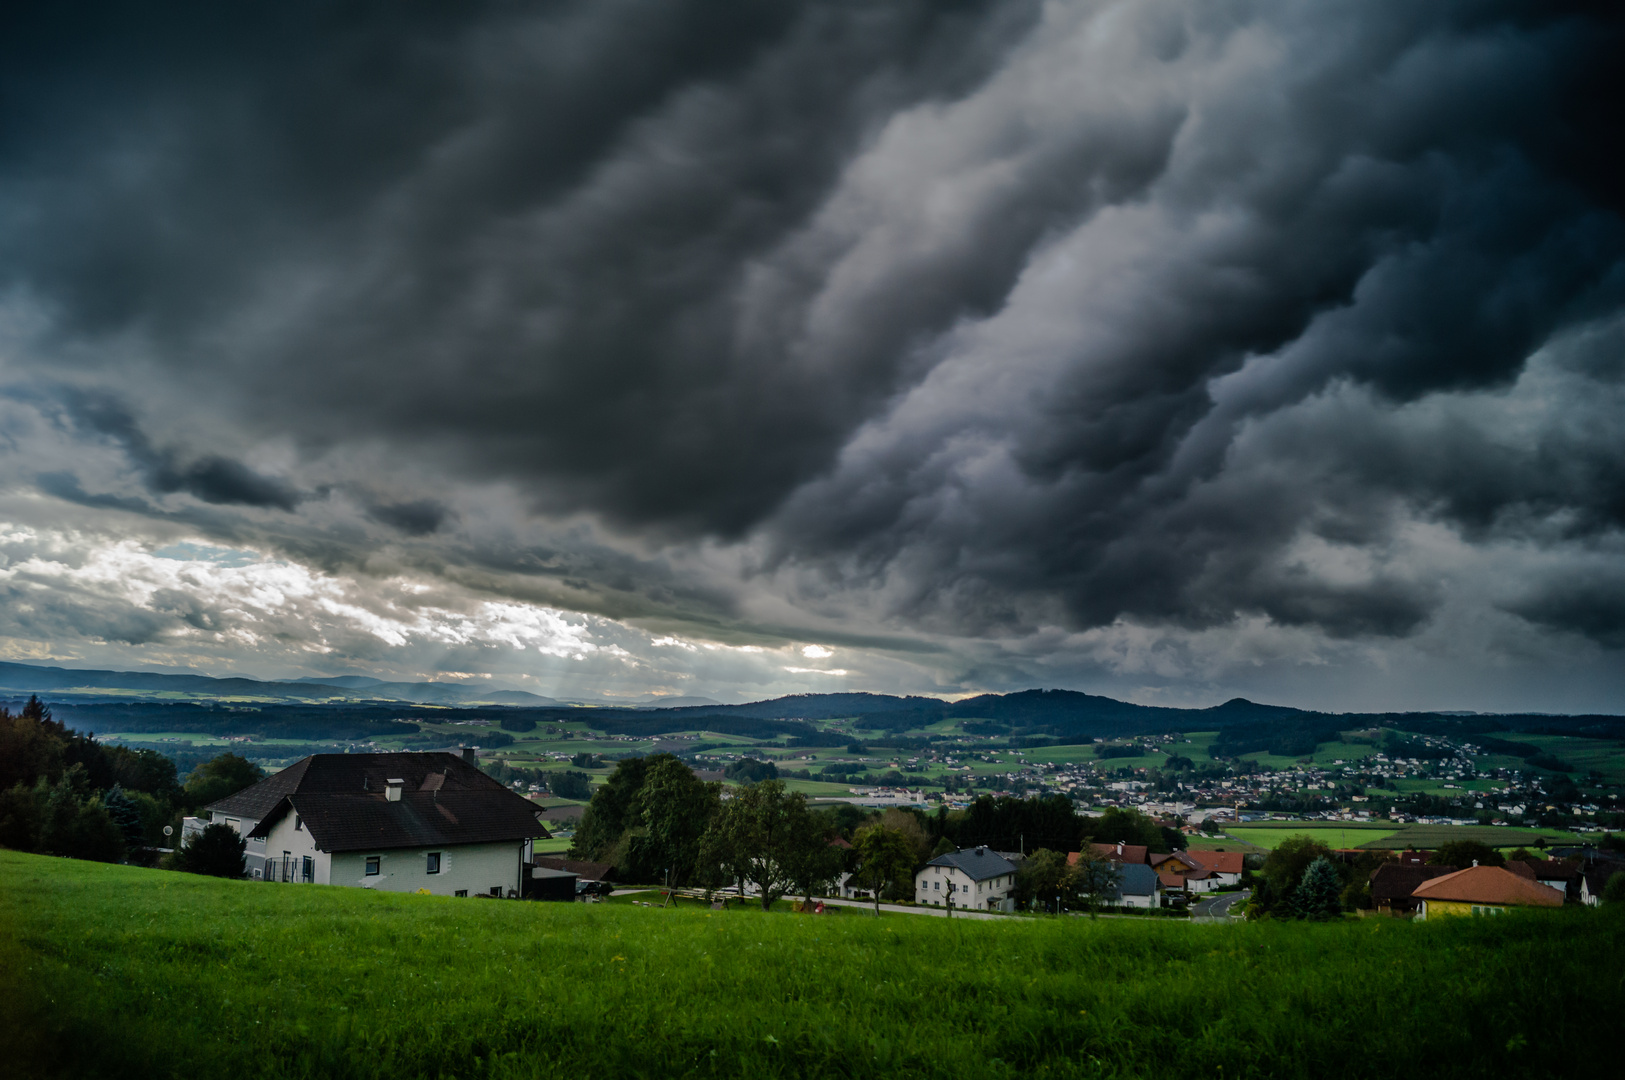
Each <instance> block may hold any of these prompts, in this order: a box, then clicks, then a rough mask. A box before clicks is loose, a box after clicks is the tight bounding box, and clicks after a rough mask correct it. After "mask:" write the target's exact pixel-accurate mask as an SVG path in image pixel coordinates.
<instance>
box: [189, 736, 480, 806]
mask: <svg viewBox="0 0 1625 1080" xmlns="http://www.w3.org/2000/svg"><path fill="white" fill-rule="evenodd" d="M397 779H398V780H405V781H406V790H407V791H409V792H410V791H432V790H436V789H438V790H442V791H444V790H451V789H463V790H469V791H508V789H507V788H506V787H504V786H503V785H502V784H500V783H498V782H497V781H495V780H493V779H491V778H490V777H489V776H486V775H485V774H484V773H482V772H480V770H479V769H477V768H475V767H474V766H472V765H470V764H469V763H468V762H466V761H464V760H463V759H462V758H461V757H459V756H458V755H456V754H447V753H444V752H440V751H436V752H434V753H428V754H312V755H311V756H310V757H307V758H300V759H299V760H298V761H296V762H294V763H293V764H292V765H289V766H288V767H287V768H286V769H283V770H282V771H281V772H279V773H275V774H273V775H271V776H268V777H266V778H265V779H264V780H261V781H260V782H259V783H257V784H255V785H254V786H253V787H249V788H244V789H243V790H242V791H239V792H237V794H235V795H228V796H226V797H225V798H224V799H220V800H217V801H216V802H212V803H210V804H209V805H208V806H206V807H204V809H205V810H217V811H219V812H220V813H223V814H236V815H239V816H241V817H246V818H254V819H256V820H257V819H259V818H263V817H264V816H265V815H266V814H268V813H270V812H271V809H272V807H274V806H276V805H277V803H279V802H280V801H281V800H282V797H283V796H285V795H293V794H296V793H297V794H300V795H314V794H322V795H342V794H355V793H357V792H378V791H383V790H384V784H385V782H386V781H388V780H397ZM509 794H512V792H509Z"/></svg>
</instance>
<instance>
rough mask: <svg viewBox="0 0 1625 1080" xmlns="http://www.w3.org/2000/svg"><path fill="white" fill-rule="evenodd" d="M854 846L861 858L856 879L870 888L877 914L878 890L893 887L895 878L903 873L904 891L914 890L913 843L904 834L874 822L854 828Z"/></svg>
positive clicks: (914, 863)
mask: <svg viewBox="0 0 1625 1080" xmlns="http://www.w3.org/2000/svg"><path fill="white" fill-rule="evenodd" d="M856 847H857V849H858V858H859V859H861V860H862V863H861V865H860V867H859V869H858V880H859V881H861V882H863V884H864V885H865V886H866V887H867V888H869V889H870V890H872V891H873V893H874V898H875V914H876V915H877V916H878V915H879V914H880V893H881V890H882V889H884V888H886V886H888V885H893V886H895V885H896V883H897V882H898V881H899V879H901V878H902V877H903V876H904V875H907V876H908V879H909V882H908V891H909V892H910V893H912V892H913V891H914V881H913V877H914V868H915V866H916V862H915V856H914V843H913V841H912V840H911V839H910V838H909V837H908V836H907V835H906V834H904V833H902V832H900V831H899V830H897V829H894V828H892V827H890V826H888V825H885V824H882V823H879V822H877V823H875V824H873V825H868V826H865V827H864V828H862V829H859V830H858V835H857V843H856ZM950 902H952V898H950Z"/></svg>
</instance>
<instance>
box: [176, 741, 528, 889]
mask: <svg viewBox="0 0 1625 1080" xmlns="http://www.w3.org/2000/svg"><path fill="white" fill-rule="evenodd" d="M469 757H472V754H469V755H467V756H466V757H460V756H457V755H454V754H446V753H429V754H316V755H312V756H311V757H308V758H304V759H302V760H301V761H298V762H295V763H294V764H293V765H290V766H289V767H288V768H286V769H284V770H282V771H281V772H279V773H277V774H276V775H274V776H270V777H267V778H266V779H265V780H262V781H260V783H258V784H256V785H254V786H253V787H251V788H248V789H246V790H244V791H240V792H238V793H237V794H235V795H232V796H230V797H228V798H225V799H221V800H220V801H219V802H216V803H212V804H210V805H209V806H208V807H207V808H206V810H207V812H208V814H209V815H210V818H211V820H212V821H213V822H217V823H223V824H227V825H231V826H232V827H233V828H235V829H237V831H238V832H239V833H241V834H242V835H243V836H244V837H245V838H246V839H247V846H248V851H247V853H246V854H247V856H248V862H249V873H250V875H251V876H253V877H255V878H257V879H259V880H262V881H273V882H287V883H299V884H311V885H349V886H354V887H359V888H365V889H382V890H385V891H389V892H418V891H421V890H427V891H429V892H431V893H434V894H436V895H442V896H474V895H486V896H518V895H520V894H521V893H522V892H523V891H524V889H525V869H526V863H527V862H528V861H529V859H530V855H531V841H532V839H534V838H537V837H546V836H547V835H548V833H547V830H546V829H545V828H544V827H543V826H542V825H541V824H540V822H539V821H538V820H537V809H536V806H535V805H534V804H533V803H531V802H530V801H529V800H528V799H525V798H523V797H522V796H520V795H517V794H515V793H514V792H512V791H509V790H508V789H507V788H506V787H504V786H503V785H502V784H500V783H498V782H497V781H496V780H493V779H491V778H490V777H489V776H486V775H485V774H484V773H482V772H480V771H479V770H478V769H477V768H475V767H474V765H473V764H472V762H471V761H470V760H468V758H469Z"/></svg>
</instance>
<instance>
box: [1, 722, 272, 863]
mask: <svg viewBox="0 0 1625 1080" xmlns="http://www.w3.org/2000/svg"><path fill="white" fill-rule="evenodd" d="M263 775H264V774H263V773H262V772H261V771H260V769H259V768H258V767H257V766H255V765H254V764H253V763H251V762H249V761H247V760H245V759H244V758H242V757H240V756H238V755H236V754H221V755H218V756H216V757H214V758H212V759H210V760H209V761H205V762H203V763H201V764H199V765H198V766H197V767H196V768H195V769H193V770H192V772H191V774H190V775H189V776H188V777H187V778H186V781H185V782H184V783H182V782H181V780H180V778H179V776H178V775H177V773H176V768H175V762H174V761H172V760H171V759H169V758H168V757H166V756H164V755H163V754H161V753H159V752H158V751H156V750H149V749H132V748H130V747H126V746H109V745H106V744H104V743H101V742H98V741H97V740H96V739H95V738H94V737H93V736H90V735H85V734H81V733H80V732H77V731H75V730H73V729H72V728H69V727H68V726H66V725H65V724H63V723H62V722H60V721H58V720H56V719H54V718H53V717H52V715H51V708H50V706H48V705H46V704H45V703H43V702H41V701H40V700H39V698H38V697H30V698H29V699H28V703H27V704H25V705H24V706H23V707H22V709H21V710H19V711H18V712H15V713H13V712H12V711H11V710H10V709H9V708H5V707H0V846H5V847H9V848H13V849H15V850H18V851H33V852H40V853H43V854H50V855H66V856H70V857H72V858H79V859H94V860H97V861H100V862H117V861H119V860H120V859H125V858H128V857H132V856H135V855H137V854H139V853H141V852H142V851H143V850H144V849H150V848H153V847H159V846H163V845H164V835H163V828H164V826H165V825H169V826H171V827H172V829H173V830H174V832H175V833H179V831H180V824H181V819H182V817H184V816H185V815H186V814H187V813H190V812H192V811H193V810H195V809H197V808H198V807H201V806H204V805H206V804H208V803H211V802H213V801H215V800H216V799H220V798H224V797H225V796H227V795H230V794H232V793H233V792H235V791H239V790H241V789H242V788H244V787H247V786H248V785H249V784H252V783H254V782H256V781H257V780H259V779H260V778H261V777H262V776H263Z"/></svg>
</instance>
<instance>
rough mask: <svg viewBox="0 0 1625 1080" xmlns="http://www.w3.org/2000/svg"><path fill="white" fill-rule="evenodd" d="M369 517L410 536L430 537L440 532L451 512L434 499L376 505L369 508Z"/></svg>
mask: <svg viewBox="0 0 1625 1080" xmlns="http://www.w3.org/2000/svg"><path fill="white" fill-rule="evenodd" d="M367 516H368V517H370V518H372V519H373V520H374V521H381V522H383V523H384V524H385V525H388V526H390V527H391V528H394V529H399V530H400V531H401V532H403V533H405V534H406V535H408V536H428V535H429V534H430V533H433V532H437V531H439V529H440V526H442V525H444V524H445V523H446V519H447V518H448V517H450V516H451V511H450V509H448V508H447V507H446V506H445V505H444V504H442V503H438V502H436V501H435V500H433V499H415V500H413V501H411V502H398V503H376V504H374V505H373V506H371V507H369V508H368V510H367Z"/></svg>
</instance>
